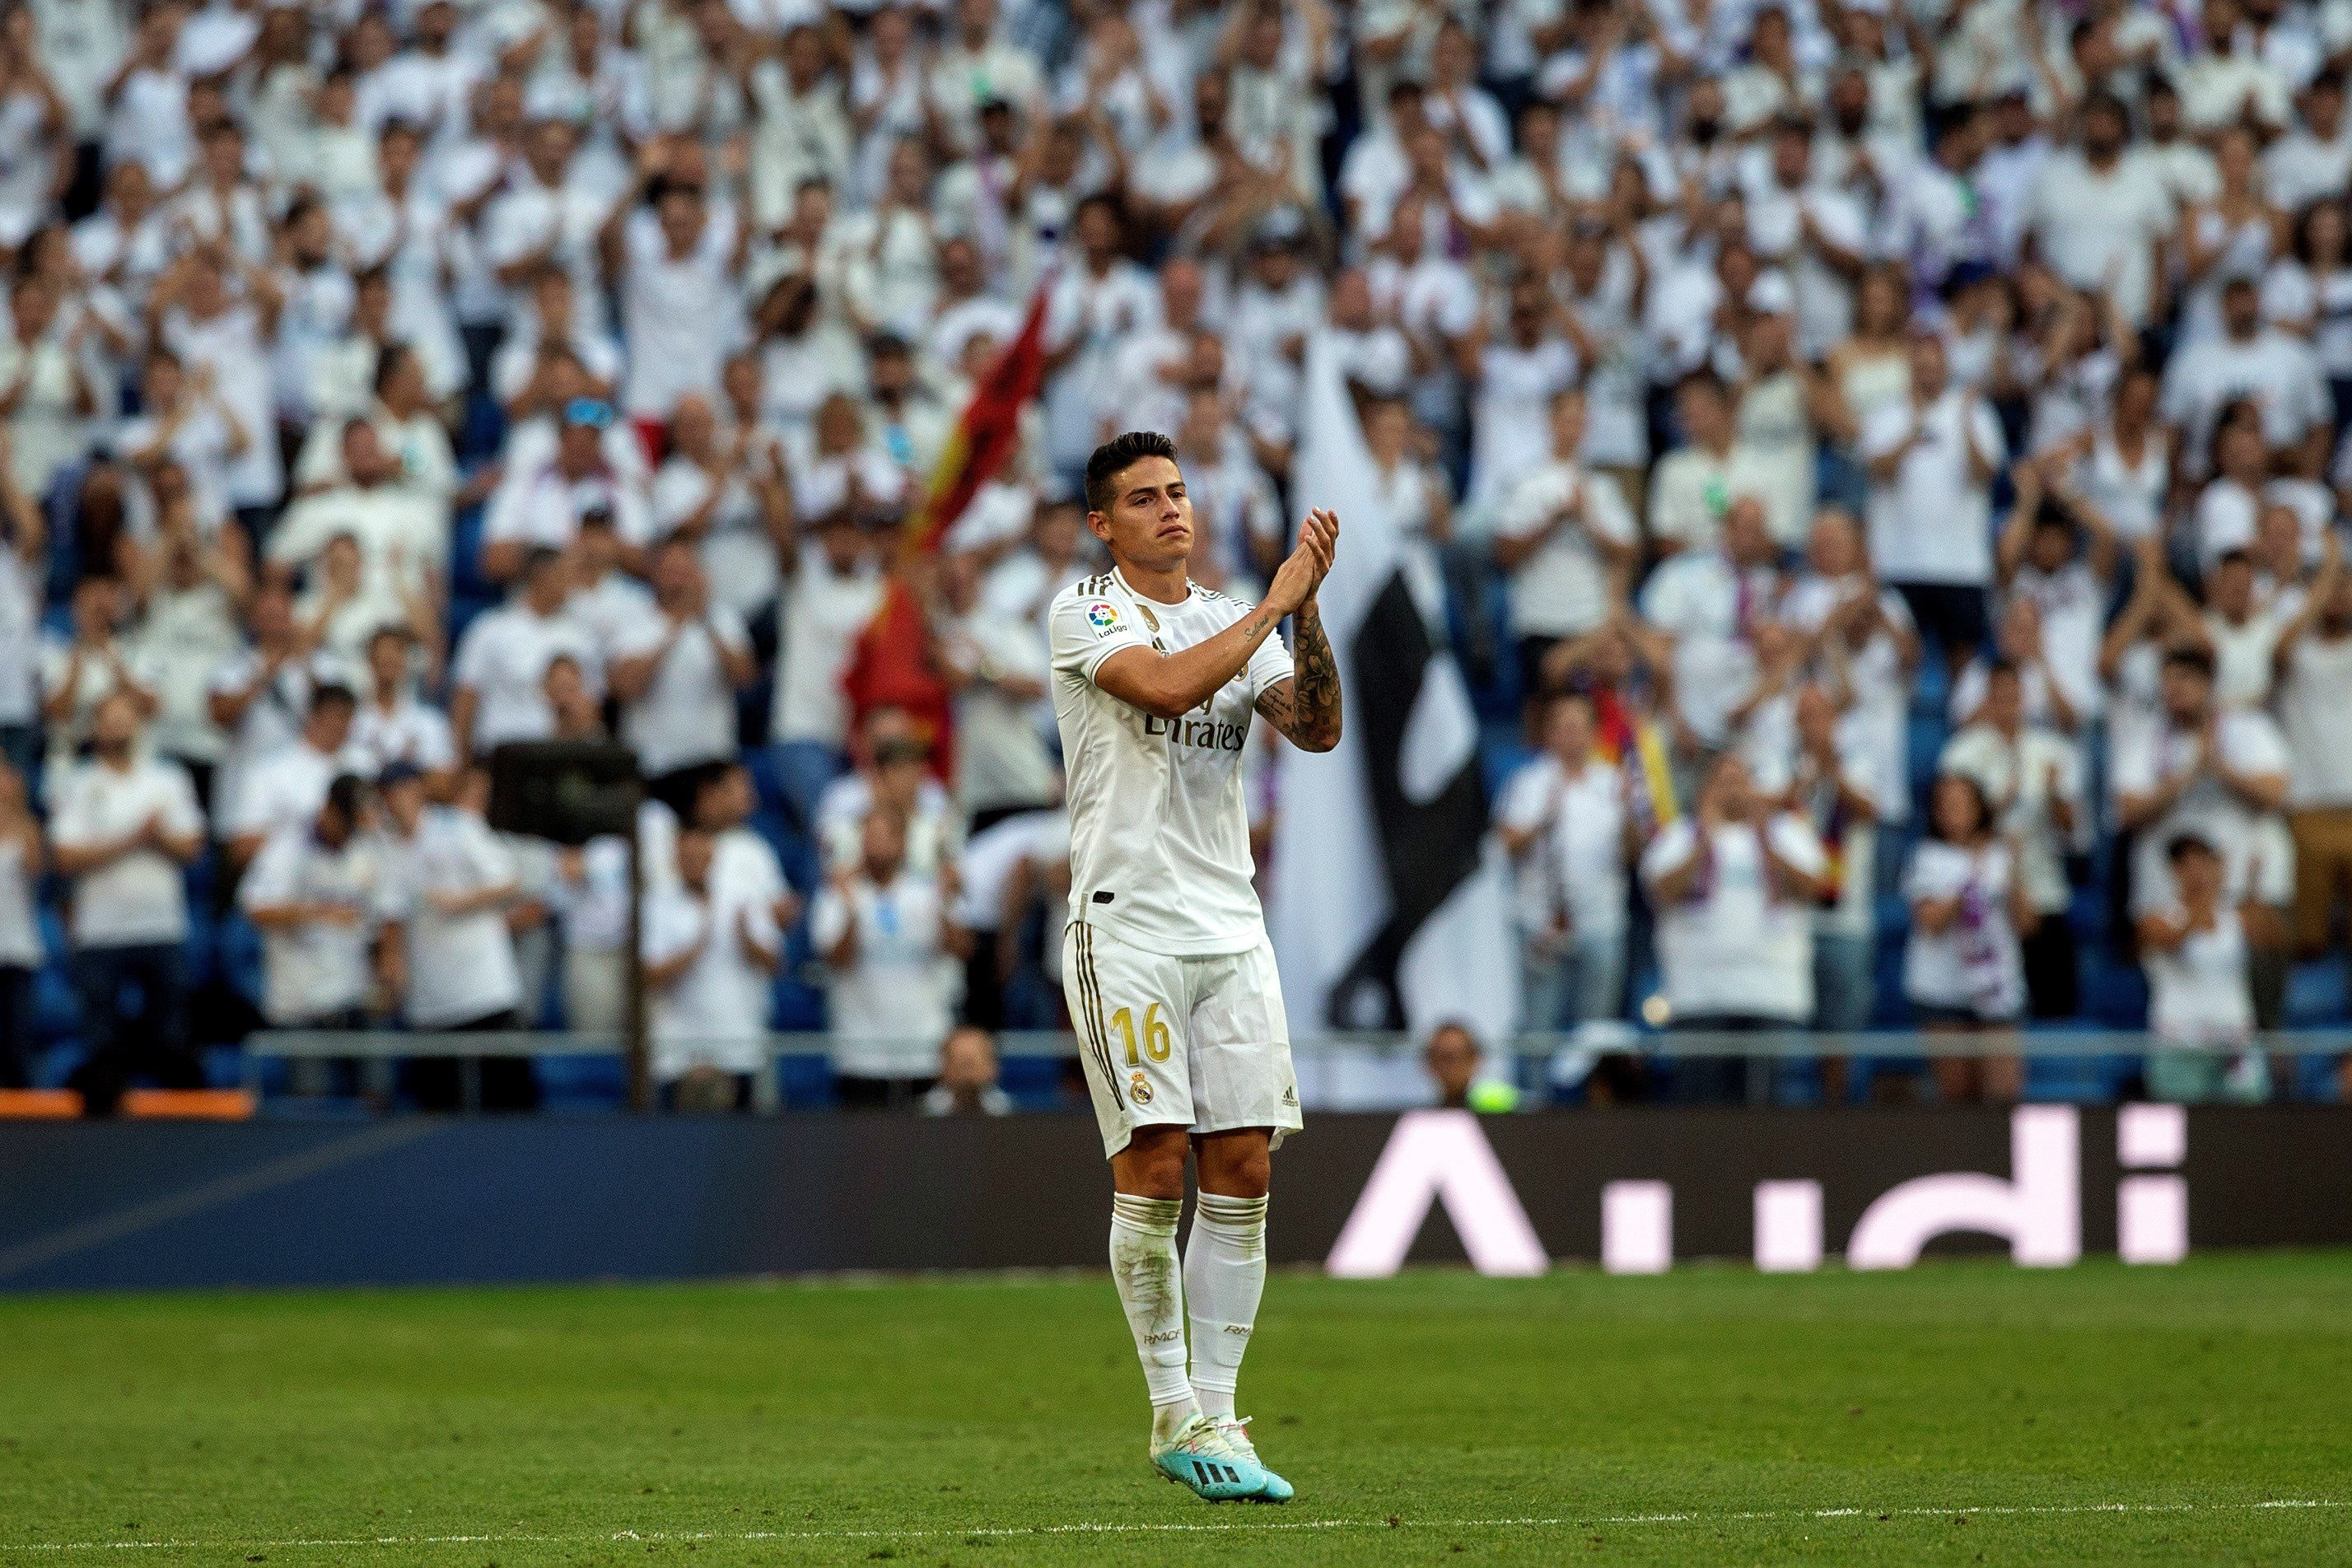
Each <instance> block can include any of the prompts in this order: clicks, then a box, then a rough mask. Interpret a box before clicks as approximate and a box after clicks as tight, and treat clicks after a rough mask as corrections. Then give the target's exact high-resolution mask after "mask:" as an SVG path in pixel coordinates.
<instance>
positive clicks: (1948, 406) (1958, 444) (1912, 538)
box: [1861, 387, 2008, 586]
mask: <svg viewBox="0 0 2352 1568" xmlns="http://www.w3.org/2000/svg"><path fill="white" fill-rule="evenodd" d="M1915 428H1916V429H1917V430H1918V431H1919V432H1920V433H1921V439H1920V442H1919V444H1918V445H1917V446H1916V447H1912V448H1911V449H1910V450H1909V451H1908V452H1906V453H1904V455H1903V459H1902V462H1901V464H1900V466H1899V467H1898V468H1896V469H1895V479H1894V480H1893V482H1892V483H1888V484H1879V483H1873V484H1872V485H1871V487H1870V499H1869V503H1868V508H1867V510H1868V517H1869V527H1870V558H1871V560H1872V561H1873V562H1874V563H1875V564H1876V565H1877V568H1878V574H1879V575H1880V576H1881V577H1882V578H1884V579H1885V580H1886V581H1887V582H1890V583H1950V584H1972V585H1979V586H1981V585H1983V584H1989V583H1990V582H1991V581H1992V532H1991V526H1992V525H1991V497H1990V494H1989V493H1988V491H1987V490H1986V489H1985V487H1984V486H1983V485H1982V484H1980V483H1979V481H1978V480H1977V479H1975V478H1974V477H1973V476H1972V475H1971V474H1970V472H1969V447H1970V446H1973V447H1975V450H1976V453H1977V455H1978V456H1979V457H1980V458H1983V459H1984V462H1985V464H1986V466H1987V468H1990V470H1991V471H1993V472H1995V473H1998V472H1999V471H2000V467H2001V465H2002V464H2003V463H2004V462H2006V461H2007V460H2008V447H2007V446H2006V445H2005V444H2004V443H2003V442H2002V440H2001V435H2000V421H1999V420H1998V419H1996V418H1995V417H1994V416H1993V412H1992V406H1991V405H1990V404H1988V403H1987V402H1985V400H1984V399H1983V398H1981V397H1979V396H1976V395H1973V394H1971V393H1969V392H1966V391H1964V390H1962V389H1960V388H1958V387H1952V388H1949V389H1948V390H1947V391H1946V392H1945V393H1944V394H1943V395H1942V396H1940V397H1938V398H1937V399H1936V401H1935V402H1933V403H1931V404H1929V405H1927V407H1926V408H1925V409H1922V410H1919V411H1917V412H1916V414H1915V413H1914V411H1913V409H1912V405H1910V403H1909V402H1907V401H1906V402H1902V403H1890V404H1887V405H1885V406H1884V407H1882V408H1880V409H1879V410H1878V412H1877V413H1876V414H1874V415H1873V416H1871V420H1870V423H1869V425H1868V426H1866V427H1865V428H1864V431H1863V433H1862V444H1861V456H1862V458H1863V459H1864V462H1868V461H1870V460H1871V459H1873V458H1881V457H1885V455H1886V454H1888V453H1890V452H1893V451H1895V449H1896V448H1898V447H1901V446H1902V445H1903V443H1904V442H1905V441H1906V440H1907V439H1909V438H1910V436H1911V434H1912V431H1913V430H1914V429H1915Z"/></svg>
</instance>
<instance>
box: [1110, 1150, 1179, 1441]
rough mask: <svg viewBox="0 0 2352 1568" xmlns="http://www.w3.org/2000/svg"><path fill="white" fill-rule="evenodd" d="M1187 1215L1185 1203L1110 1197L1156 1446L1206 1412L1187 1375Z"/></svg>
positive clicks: (1113, 1264) (1114, 1271) (1121, 1279)
mask: <svg viewBox="0 0 2352 1568" xmlns="http://www.w3.org/2000/svg"><path fill="white" fill-rule="evenodd" d="M1183 1210H1184V1204H1183V1200H1181V1198H1139V1197H1136V1196H1134V1195H1133V1194H1128V1193H1114V1194H1111V1200H1110V1276H1111V1279H1112V1280H1113V1281H1114V1282H1115V1283H1117V1285H1118V1304H1119V1305H1120V1306H1122V1307H1124V1308H1126V1309H1127V1326H1128V1327H1129V1329H1130V1330H1132V1331H1134V1334H1135V1353H1136V1356H1137V1358H1138V1359H1139V1360H1140V1361H1141V1362H1142V1363H1143V1384H1144V1387H1145V1388H1146V1389H1148V1390H1149V1391H1150V1394H1151V1436H1152V1438H1153V1440H1154V1441H1161V1440H1164V1439H1166V1438H1168V1437H1171V1436H1174V1435H1175V1434H1176V1433H1177V1432H1179V1431H1181V1429H1182V1428H1183V1426H1184V1424H1185V1423H1186V1422H1188V1421H1190V1420H1192V1417H1193V1416H1195V1415H1199V1414H1200V1409H1201V1407H1200V1405H1199V1404H1198V1403H1197V1402H1196V1401H1195V1400H1194V1399H1193V1397H1192V1384H1191V1382H1189V1381H1188V1380H1187V1379H1186V1377H1185V1375H1184V1270H1183V1266H1182V1264H1181V1262H1180V1261H1179V1260H1178V1258H1177V1256H1176V1218H1177V1216H1178V1215H1181V1213H1183Z"/></svg>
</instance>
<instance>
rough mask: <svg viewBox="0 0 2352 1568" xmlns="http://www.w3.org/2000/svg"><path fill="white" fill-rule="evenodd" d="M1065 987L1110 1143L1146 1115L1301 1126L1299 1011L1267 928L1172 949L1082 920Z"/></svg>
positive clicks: (1158, 1121)
mask: <svg viewBox="0 0 2352 1568" xmlns="http://www.w3.org/2000/svg"><path fill="white" fill-rule="evenodd" d="M1062 994H1063V995H1064V996H1065V997H1066V998H1067V999H1068V1001H1069V1004H1070V1020H1071V1022H1072V1024H1073V1025H1074V1026H1076V1029H1077V1031H1078V1058H1079V1060H1080V1061H1082V1062H1083V1063H1085V1064H1086V1072H1087V1089H1088V1091H1089V1092H1090V1093H1092V1094H1093V1096H1094V1101H1095V1120H1096V1121H1098V1122H1100V1123H1101V1124H1102V1135H1103V1152H1104V1153H1105V1154H1107V1155H1108V1154H1116V1153H1118V1152H1119V1151H1120V1150H1121V1149H1124V1148H1126V1147H1127V1144H1128V1140H1129V1139H1130V1138H1132V1137H1133V1136H1134V1135H1135V1130H1136V1129H1137V1128H1139V1127H1187V1128H1190V1129H1192V1131H1195V1132H1223V1131H1230V1130H1232V1129H1234V1128H1238V1127H1271V1128H1273V1129H1274V1142H1276V1144H1277V1145H1279V1144H1280V1143H1281V1142H1282V1137H1283V1134H1284V1133H1286V1132H1296V1131H1298V1128H1299V1126H1300V1121H1299V1115H1298V1079H1297V1074H1295V1073H1293V1072H1292V1071H1291V1068H1290V1021H1289V1019H1288V1018H1287V1017H1286V1016H1285V1015H1284V1013H1283V1010H1282V986H1281V984H1280V982H1279V981H1278V980H1276V976H1275V972H1274V948H1273V945H1272V944H1271V943H1269V942H1267V941H1266V940H1265V938H1264V937H1260V938H1259V939H1258V943H1257V945H1256V946H1255V947H1254V948H1251V949H1250V950H1249V951H1248V952H1228V953H1218V954H1216V955H1214V956H1212V957H1207V958H1171V957H1170V956H1168V955H1167V954H1165V953H1159V952H1144V951H1143V950H1142V949H1140V948H1136V947H1129V946H1128V945H1127V944H1126V943H1125V942H1120V941H1119V940H1118V938H1116V937H1114V936H1112V935H1110V934H1109V933H1108V931H1104V930H1103V929H1102V928H1101V927H1100V926H1094V925H1087V924H1084V923H1081V922H1079V921H1072V922H1071V923H1070V926H1069V929H1068V930H1066V931H1064V932H1063V933H1062Z"/></svg>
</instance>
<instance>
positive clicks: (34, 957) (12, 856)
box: [0, 837, 47, 969]
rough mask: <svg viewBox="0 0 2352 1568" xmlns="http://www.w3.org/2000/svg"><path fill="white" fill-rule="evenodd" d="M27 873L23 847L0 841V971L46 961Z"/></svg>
mask: <svg viewBox="0 0 2352 1568" xmlns="http://www.w3.org/2000/svg"><path fill="white" fill-rule="evenodd" d="M27 869H28V868H27V867H26V864H25V847H24V845H22V844H20V843H18V842H17V841H16V839H15V838H13V837H11V838H5V839H0V968H7V969H38V968H39V967H40V966H41V963H42V961H43V960H44V959H45V958H47V948H46V947H45V946H44V945H43V943H42V942H41V923H40V920H39V918H38V917H37V915H35V913H34V912H33V890H34V889H33V884H34V881H35V879H34V878H32V877H30V876H27V875H26V871H27Z"/></svg>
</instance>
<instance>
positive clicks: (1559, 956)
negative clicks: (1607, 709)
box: [1495, 693, 1630, 1033]
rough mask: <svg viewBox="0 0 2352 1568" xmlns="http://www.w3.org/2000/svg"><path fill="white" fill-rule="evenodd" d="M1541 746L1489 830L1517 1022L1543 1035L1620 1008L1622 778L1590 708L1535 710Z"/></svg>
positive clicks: (1514, 778) (1564, 705) (1516, 777)
mask: <svg viewBox="0 0 2352 1568" xmlns="http://www.w3.org/2000/svg"><path fill="white" fill-rule="evenodd" d="M1541 734H1542V737H1543V746H1544V749H1543V750H1542V751H1541V752H1538V753H1537V755H1536V756H1535V758H1534V759H1533V760H1532V761H1530V762H1528V763H1527V764H1526V765H1525V766H1523V767H1522V768H1520V769H1519V771H1518V772H1517V773H1514V774H1512V775H1511V779H1510V782H1509V783H1508V784H1506V785H1505V786H1504V790H1503V798H1502V801H1501V804H1500V805H1499V806H1498V807H1497V808H1496V814H1495V820H1496V829H1497V831H1498V832H1499V833H1500V834H1501V836H1502V840H1503V847H1504V849H1505V850H1506V851H1507V853H1508V854H1509V855H1510V857H1511V858H1512V861H1513V862H1514V869H1515V871H1516V874H1517V884H1518V891H1517V899H1516V903H1517V916H1518V935H1519V988H1520V989H1519V995H1520V1003H1519V1016H1520V1020H1521V1022H1522V1024H1523V1025H1524V1026H1526V1027H1527V1028H1528V1030H1530V1031H1532V1032H1536V1033H1548V1032H1549V1031H1551V1030H1554V1029H1565V1028H1570V1027H1572V1026H1575V1025H1577V1024H1580V1023H1584V1022H1587V1021H1589V1020H1591V1019H1597V1018H1614V1017H1617V1016H1620V1015H1621V1014H1622V1012H1623V1010H1624V1005H1625V926H1626V917H1625V893H1626V887H1625V868H1626V865H1627V862H1628V860H1629V858H1630V856H1629V852H1628V843H1629V839H1628V828H1629V817H1628V814H1627V812H1626V809H1625V798H1626V788H1625V777H1624V774H1623V773H1622V771H1621V770H1620V769H1619V768H1618V767H1616V766H1614V765H1612V763H1609V761H1608V760H1607V759H1605V758H1604V757H1602V756H1601V753H1600V751H1599V748H1598V746H1597V745H1596V743H1595V738H1594V732H1593V720H1592V704H1591V700H1589V699H1587V698H1584V697H1582V696H1579V695H1575V694H1572V693H1570V694H1563V695H1561V696H1559V697H1555V698H1552V699H1551V700H1549V703H1548V704H1546V705H1545V707H1544V709H1543V710H1542V726H1541Z"/></svg>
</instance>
